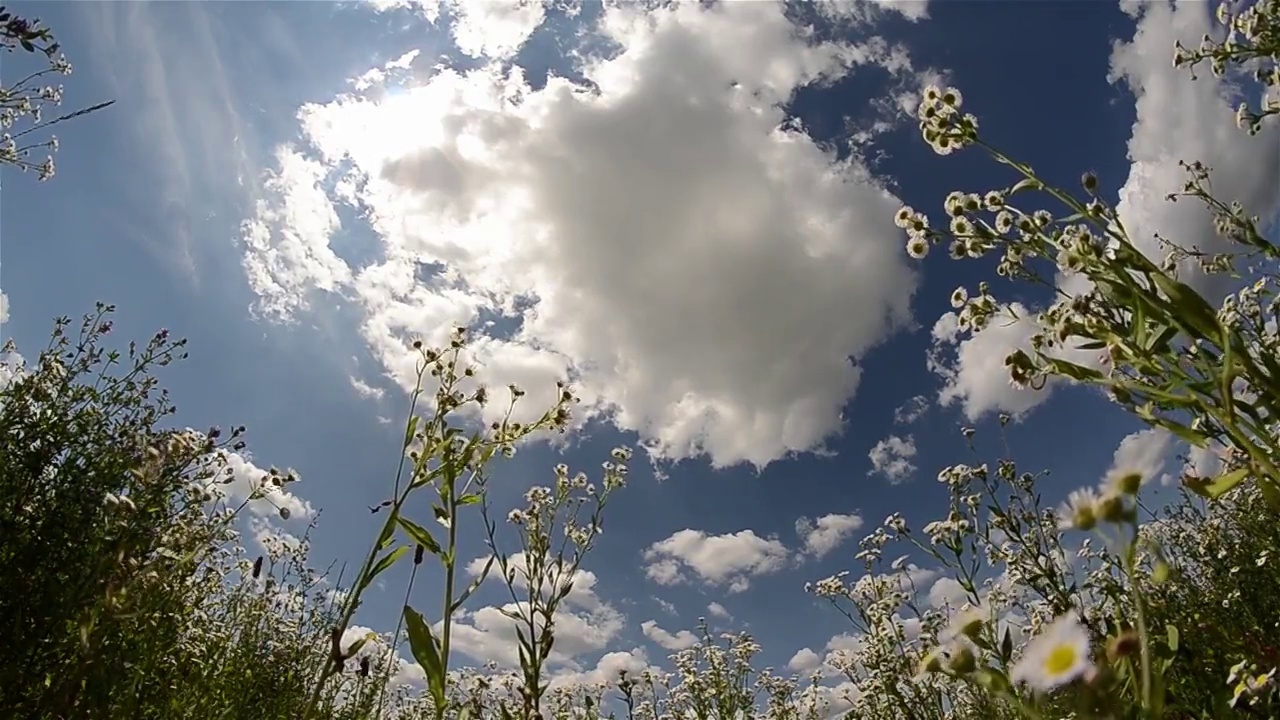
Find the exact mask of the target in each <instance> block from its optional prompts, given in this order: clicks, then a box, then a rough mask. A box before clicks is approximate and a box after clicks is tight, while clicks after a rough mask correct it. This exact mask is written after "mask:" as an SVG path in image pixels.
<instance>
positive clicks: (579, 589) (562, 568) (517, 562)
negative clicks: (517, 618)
mask: <svg viewBox="0 0 1280 720" xmlns="http://www.w3.org/2000/svg"><path fill="white" fill-rule="evenodd" d="M488 561H489V558H488V557H478V558H475V559H473V560H472V561H471V562H469V563H467V566H466V571H467V574H468V575H470V576H471V577H479V576H480V573H482V572H484V568H485V566H486V565H487V564H488ZM507 563H508V567H509V568H511V569H512V570H514V571H515V574H514V575H512V577H511V584H512V585H513V586H515V588H516V589H517V590H523V589H526V588H528V587H529V563H528V556H527V555H525V553H523V552H517V553H513V554H511V555H510V556H508V558H507ZM497 567H498V565H497V564H496V563H495V564H494V565H493V569H491V571H490V573H489V576H488V578H487V579H490V580H501V579H502V578H501V577H500V576H499V573H498V572H497V570H496V568H497ZM597 582H598V578H597V577H596V574H595V573H593V572H590V571H589V570H583V569H582V568H578V569H577V570H575V571H574V572H573V574H572V575H570V574H569V568H568V566H566V565H564V564H563V563H559V564H557V563H550V564H549V565H548V566H547V567H545V568H543V570H542V576H541V577H540V578H539V586H540V587H539V593H540V594H541V595H542V596H543V597H547V596H549V595H550V594H551V592H552V591H553V590H555V589H557V588H563V587H564V586H565V585H566V584H567V583H572V584H573V586H572V587H571V588H570V590H569V593H568V594H567V595H565V598H564V601H565V602H566V603H569V604H571V605H576V606H578V607H583V608H596V607H599V606H600V605H601V604H602V603H603V601H602V600H601V599H600V596H598V595H597V594H596V590H595V589H596V584H597Z"/></svg>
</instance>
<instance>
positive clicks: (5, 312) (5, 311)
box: [0, 292, 9, 325]
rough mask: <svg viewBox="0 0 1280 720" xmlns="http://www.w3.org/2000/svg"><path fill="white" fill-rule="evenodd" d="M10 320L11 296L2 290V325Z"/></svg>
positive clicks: (0, 297) (0, 302)
mask: <svg viewBox="0 0 1280 720" xmlns="http://www.w3.org/2000/svg"><path fill="white" fill-rule="evenodd" d="M7 322H9V296H8V295H5V294H4V293H2V292H0V325H3V324H5V323H7Z"/></svg>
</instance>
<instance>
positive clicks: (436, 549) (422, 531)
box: [396, 516, 440, 556]
mask: <svg viewBox="0 0 1280 720" xmlns="http://www.w3.org/2000/svg"><path fill="white" fill-rule="evenodd" d="M396 522H398V523H400V527H402V528H404V531H405V532H406V533H408V535H409V538H410V539H411V540H413V541H414V542H416V543H418V544H419V545H421V546H422V547H424V548H426V549H427V551H428V552H430V553H431V554H432V555H437V556H438V555H439V554H440V543H438V542H436V539H435V538H434V537H432V536H431V533H430V532H428V531H427V529H426V528H424V527H422V526H421V525H419V524H417V523H415V522H414V521H412V520H410V519H409V518H407V517H403V516H402V517H397V518H396Z"/></svg>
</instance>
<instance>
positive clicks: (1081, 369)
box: [1049, 358, 1102, 382]
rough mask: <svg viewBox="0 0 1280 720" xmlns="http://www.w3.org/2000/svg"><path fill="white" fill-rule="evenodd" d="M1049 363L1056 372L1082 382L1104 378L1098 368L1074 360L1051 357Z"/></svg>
mask: <svg viewBox="0 0 1280 720" xmlns="http://www.w3.org/2000/svg"><path fill="white" fill-rule="evenodd" d="M1049 365H1050V367H1052V368H1053V371H1054V372H1055V373H1057V374H1059V375H1066V376H1067V377H1069V378H1071V379H1073V380H1079V381H1080V382H1088V381H1090V380H1100V379H1102V373H1100V372H1098V371H1097V370H1094V369H1093V368H1087V367H1085V366H1083V365H1077V364H1075V363H1073V362H1067V361H1066V360H1058V359H1056V358H1050V359H1049Z"/></svg>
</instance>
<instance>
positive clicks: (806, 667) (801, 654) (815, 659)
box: [787, 648, 822, 673]
mask: <svg viewBox="0 0 1280 720" xmlns="http://www.w3.org/2000/svg"><path fill="white" fill-rule="evenodd" d="M821 665H822V656H820V655H818V653H816V652H814V651H812V650H810V649H809V648H800V649H799V650H797V651H796V654H795V655H792V656H791V659H790V660H788V661H787V669H788V670H791V671H792V672H797V673H804V672H813V671H814V670H817V669H818V667H819V666H821Z"/></svg>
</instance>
